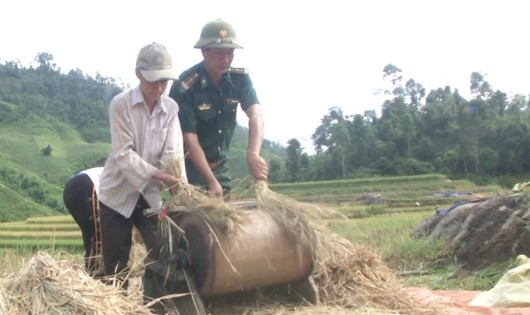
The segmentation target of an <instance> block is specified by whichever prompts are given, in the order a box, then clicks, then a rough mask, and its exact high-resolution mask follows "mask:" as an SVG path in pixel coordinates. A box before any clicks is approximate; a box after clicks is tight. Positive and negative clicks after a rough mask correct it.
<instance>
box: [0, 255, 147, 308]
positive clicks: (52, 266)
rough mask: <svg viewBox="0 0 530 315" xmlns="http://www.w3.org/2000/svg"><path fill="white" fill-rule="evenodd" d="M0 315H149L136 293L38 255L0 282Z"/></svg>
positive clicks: (69, 263)
mask: <svg viewBox="0 0 530 315" xmlns="http://www.w3.org/2000/svg"><path fill="white" fill-rule="evenodd" d="M0 292H1V293H2V297H0V301H1V302H0V314H15V315H18V314H101V315H106V314H109V315H111V314H112V315H119V314H140V315H141V314H152V313H151V312H150V310H149V309H148V308H147V307H145V306H144V305H143V303H142V293H141V291H140V290H128V291H124V290H123V289H121V288H120V287H119V286H118V285H111V284H105V283H104V282H102V281H99V280H95V279H94V278H92V277H91V276H89V275H88V274H87V273H86V271H85V269H84V266H83V265H81V264H75V263H73V260H64V261H56V260H55V259H54V258H52V257H51V256H50V255H49V254H48V253H47V252H45V251H38V252H36V253H35V254H34V256H33V257H32V258H31V259H30V260H29V262H28V264H27V265H25V266H24V267H22V269H20V270H19V271H18V272H16V273H13V274H9V275H4V277H3V279H2V281H1V282H0Z"/></svg>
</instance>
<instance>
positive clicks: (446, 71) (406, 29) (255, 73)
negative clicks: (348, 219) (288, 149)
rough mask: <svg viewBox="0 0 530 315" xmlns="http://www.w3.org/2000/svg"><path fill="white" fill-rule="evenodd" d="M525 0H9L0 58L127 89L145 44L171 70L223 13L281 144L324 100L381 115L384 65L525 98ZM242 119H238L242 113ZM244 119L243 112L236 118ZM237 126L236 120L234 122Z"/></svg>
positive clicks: (303, 137) (311, 127)
mask: <svg viewBox="0 0 530 315" xmlns="http://www.w3.org/2000/svg"><path fill="white" fill-rule="evenodd" d="M528 3H530V2H528V1H524V0H520V1H515V0H498V1H497V0H495V1H494V0H481V1H478V0H477V1H475V0H443V1H442V0H440V1H439V0H423V1H420V0H418V1H412V0H410V1H408V0H407V1H405V0H402V1H400V0H370V1H347V0H345V1H338V0H326V1H311V0H305V1H302V0H300V1H295V0H268V1H251V0H241V1H236V0H226V1H215V0H204V1H198V0H189V1H182V0H151V1H135V0H127V1H120V0H91V1H80V0H78V1H64V0H46V1H42V0H6V1H2V2H1V3H0V12H2V14H1V18H0V30H1V31H0V32H1V37H0V63H4V62H6V61H11V60H19V61H21V62H22V63H23V64H24V65H26V66H27V65H29V64H30V63H33V64H34V65H35V64H36V62H35V61H33V59H34V58H35V56H36V55H37V53H39V52H48V53H51V54H52V55H53V56H54V60H55V63H56V64H57V65H58V66H59V67H60V68H61V71H62V72H64V73H67V72H68V71H69V70H71V69H76V68H79V69H81V70H82V71H83V73H85V74H89V75H91V76H94V75H95V74H96V72H99V73H100V74H101V75H103V76H108V77H113V78H115V79H119V80H122V81H123V82H124V83H125V84H130V85H131V86H135V85H136V84H137V79H136V77H135V75H134V65H135V61H136V56H137V54H138V51H139V50H140V48H141V47H142V46H144V45H145V44H148V43H150V42H153V41H156V42H160V43H162V44H164V45H165V46H166V47H167V48H168V49H169V51H170V53H171V54H172V56H173V62H174V65H175V67H176V68H177V69H178V70H182V71H183V70H185V69H187V68H188V67H190V66H192V65H194V64H195V63H197V62H199V61H200V60H201V54H200V51H199V50H197V49H194V48H193V45H194V44H195V42H196V41H197V40H198V38H199V34H200V31H201V29H202V26H203V25H204V24H205V23H207V22H209V21H211V20H214V19H217V18H221V19H224V20H227V21H229V22H230V23H231V24H232V25H233V26H234V27H235V28H236V31H237V33H238V37H239V40H240V42H241V44H242V45H243V46H244V49H242V50H237V51H236V57H235V60H234V63H233V66H240V67H246V68H249V70H250V75H251V77H252V80H253V81H254V85H255V87H256V89H257V91H258V97H259V98H260V101H261V103H262V105H263V112H264V115H265V120H266V133H265V137H266V138H267V139H269V140H272V141H276V142H279V143H281V144H283V145H286V142H287V140H289V139H291V138H297V139H298V140H299V141H300V142H301V143H302V145H303V146H304V147H305V148H306V149H311V148H308V147H312V145H311V142H310V137H311V134H312V133H313V132H314V131H315V129H316V128H317V127H318V125H319V124H320V119H321V118H322V117H323V116H324V115H325V114H326V113H328V109H329V108H331V107H334V106H336V107H341V108H342V109H343V111H344V113H345V114H363V113H364V111H365V110H376V112H377V114H378V115H379V114H380V109H381V104H382V102H383V99H382V98H381V97H380V96H376V95H374V91H375V90H377V89H384V88H387V87H388V85H387V84H388V83H387V82H385V81H384V80H383V71H382V70H383V68H384V66H386V65H387V64H389V63H392V64H394V65H395V66H397V67H399V68H401V69H402V70H403V75H404V77H405V80H407V79H409V78H412V79H414V80H415V81H416V82H417V83H420V84H422V85H423V86H424V87H425V88H426V89H427V91H430V90H431V89H437V88H439V87H442V88H443V87H445V86H446V85H449V86H451V87H452V88H458V89H459V90H460V92H461V93H462V94H463V95H464V96H465V97H467V95H468V94H467V93H468V91H469V79H470V75H471V72H474V71H478V72H481V73H482V74H484V75H485V76H486V80H487V81H488V82H489V83H490V84H491V85H492V86H493V87H494V88H495V89H499V90H501V91H503V92H506V93H508V95H512V94H514V93H521V94H524V95H528V94H529V92H530V84H529V83H528V80H527V79H526V78H527V76H528V75H529V74H530V61H529V58H530V47H529V46H530V45H528V37H529V29H530V27H529V26H528V12H529V8H530V4H528ZM240 116H243V115H240ZM241 118H243V117H241ZM240 121H241V122H242V124H246V121H245V120H244V119H240Z"/></svg>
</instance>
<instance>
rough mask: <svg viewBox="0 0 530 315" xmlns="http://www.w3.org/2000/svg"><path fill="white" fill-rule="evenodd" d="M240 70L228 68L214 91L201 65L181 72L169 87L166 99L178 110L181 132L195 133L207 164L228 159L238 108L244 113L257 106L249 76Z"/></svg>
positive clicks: (201, 63) (202, 64) (256, 98)
mask: <svg viewBox="0 0 530 315" xmlns="http://www.w3.org/2000/svg"><path fill="white" fill-rule="evenodd" d="M241 70H242V69H240V68H238V69H231V70H229V71H228V72H227V73H226V74H225V75H224V77H223V79H222V83H221V89H218V88H216V87H215V86H214V85H213V84H212V83H211V80H210V78H209V76H208V74H207V72H206V69H205V68H204V62H200V63H198V64H196V65H195V66H193V67H191V68H190V69H188V70H186V71H184V72H183V73H182V74H181V75H180V77H179V80H177V81H175V82H174V83H173V85H172V86H171V90H170V92H169V96H171V97H172V98H173V99H175V100H176V101H177V103H178V104H179V107H180V111H179V119H180V125H181V127H182V132H191V133H195V134H197V137H198V139H199V143H200V145H201V147H202V149H203V151H204V153H205V155H206V159H207V160H208V162H216V161H218V160H222V159H224V158H225V157H226V156H227V152H228V148H229V147H230V141H231V139H232V135H233V133H234V129H235V126H236V123H237V120H236V115H237V106H238V104H240V105H241V108H242V109H243V110H244V111H246V110H247V109H248V108H250V106H252V105H254V104H258V103H259V100H258V97H257V95H256V90H255V89H254V86H253V85H252V80H251V79H250V76H249V75H248V74H247V73H246V72H245V71H241Z"/></svg>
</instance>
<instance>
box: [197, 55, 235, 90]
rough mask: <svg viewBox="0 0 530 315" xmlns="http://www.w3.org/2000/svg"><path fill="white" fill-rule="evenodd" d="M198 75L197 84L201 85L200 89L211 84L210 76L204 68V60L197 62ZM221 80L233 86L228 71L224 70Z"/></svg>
mask: <svg viewBox="0 0 530 315" xmlns="http://www.w3.org/2000/svg"><path fill="white" fill-rule="evenodd" d="M199 75H200V76H199V84H200V85H201V89H202V90H204V89H205V88H207V87H208V85H212V80H211V79H210V76H209V75H208V72H206V68H205V67H204V61H202V62H201V63H200V64H199ZM222 81H223V82H226V83H228V84H230V85H231V86H232V87H233V86H234V83H233V82H232V76H231V75H230V72H228V71H227V72H225V74H224V75H223V79H222ZM223 85H224V83H223ZM212 86H213V85H212Z"/></svg>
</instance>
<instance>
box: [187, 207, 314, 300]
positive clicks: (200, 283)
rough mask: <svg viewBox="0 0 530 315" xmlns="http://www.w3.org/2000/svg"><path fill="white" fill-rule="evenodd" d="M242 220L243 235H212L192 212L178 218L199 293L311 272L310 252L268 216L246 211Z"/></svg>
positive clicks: (277, 281) (244, 287)
mask: <svg viewBox="0 0 530 315" xmlns="http://www.w3.org/2000/svg"><path fill="white" fill-rule="evenodd" d="M245 206H248V207H249V208H251V207H252V206H251V205H245ZM243 208H246V207H243ZM241 218H242V221H243V224H242V226H243V227H242V229H241V231H240V232H239V233H237V234H236V235H231V236H230V237H227V236H225V235H213V234H212V231H211V230H210V228H209V226H208V224H207V222H205V221H204V219H202V218H201V217H200V216H198V215H194V214H193V213H188V214H186V215H184V216H183V217H182V219H181V220H180V223H179V226H180V227H181V228H182V229H183V230H184V231H185V232H186V238H187V239H188V242H189V246H190V254H191V258H192V270H193V273H194V275H195V279H196V282H197V287H198V290H199V293H200V294H201V295H203V296H212V295H217V294H223V293H230V292H235V291H243V290H248V289H252V288H256V287H262V286H268V285H273V284H282V283H289V282H293V281H297V280H299V279H302V278H304V277H307V276H308V275H309V274H310V273H311V270H312V261H311V255H310V253H309V250H308V249H306V248H302V247H300V246H297V245H298V244H294V243H293V242H292V241H291V239H289V237H288V235H287V233H286V231H285V227H284V226H283V225H281V224H279V223H278V222H276V220H274V218H273V217H272V216H271V215H270V214H269V213H268V212H265V211H261V210H259V209H252V210H249V209H244V210H242V212H241Z"/></svg>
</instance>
